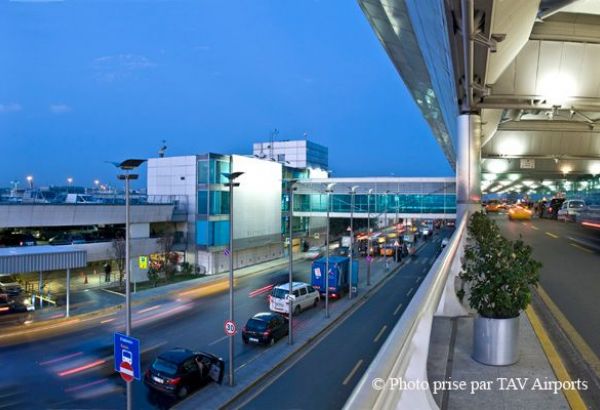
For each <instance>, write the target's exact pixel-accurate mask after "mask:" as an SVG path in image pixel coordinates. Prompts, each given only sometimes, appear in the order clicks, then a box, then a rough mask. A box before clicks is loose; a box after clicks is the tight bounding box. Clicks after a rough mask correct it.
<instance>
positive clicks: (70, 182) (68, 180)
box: [67, 177, 73, 194]
mask: <svg viewBox="0 0 600 410" xmlns="http://www.w3.org/2000/svg"><path fill="white" fill-rule="evenodd" d="M72 183H73V178H71V177H69V178H67V184H68V185H67V194H68V193H69V192H71V184H72Z"/></svg>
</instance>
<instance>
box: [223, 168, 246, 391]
mask: <svg viewBox="0 0 600 410" xmlns="http://www.w3.org/2000/svg"><path fill="white" fill-rule="evenodd" d="M231 168H232V167H231V163H230V169H231ZM242 174H243V172H232V173H230V174H228V173H223V176H224V177H225V178H227V180H228V181H229V182H227V183H226V184H225V186H227V187H229V320H230V321H231V322H232V323H233V187H236V186H240V184H239V182H235V180H236V179H237V178H238V177H239V176H240V175H242ZM234 341H235V340H234V338H233V336H229V385H230V386H233V384H234V376H233V371H234V366H233V342H234Z"/></svg>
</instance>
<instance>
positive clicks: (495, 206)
mask: <svg viewBox="0 0 600 410" xmlns="http://www.w3.org/2000/svg"><path fill="white" fill-rule="evenodd" d="M501 205H502V204H501V203H500V202H498V201H496V200H491V201H489V202H488V203H487V205H486V206H485V211H486V212H499V211H500V209H502V207H501Z"/></svg>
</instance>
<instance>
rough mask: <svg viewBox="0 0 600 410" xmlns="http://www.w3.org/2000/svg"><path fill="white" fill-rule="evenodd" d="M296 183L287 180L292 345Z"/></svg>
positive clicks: (289, 324) (290, 340)
mask: <svg viewBox="0 0 600 410" xmlns="http://www.w3.org/2000/svg"><path fill="white" fill-rule="evenodd" d="M296 182H298V180H297V179H290V180H288V189H289V191H288V192H289V198H290V200H289V203H288V205H289V207H290V209H289V229H290V245H289V246H290V247H289V252H288V253H289V255H288V257H289V262H288V263H289V288H288V315H289V316H288V319H289V321H288V326H289V329H288V344H290V345H291V344H293V343H294V335H293V333H292V332H293V325H292V321H293V315H294V305H293V300H292V298H291V295H292V294H293V293H292V283H293V282H294V278H293V267H294V256H293V254H292V250H293V248H294V246H293V243H294V242H293V240H292V239H293V221H292V219H293V217H294V191H295V190H296V187H295V185H296Z"/></svg>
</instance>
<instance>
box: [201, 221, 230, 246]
mask: <svg viewBox="0 0 600 410" xmlns="http://www.w3.org/2000/svg"><path fill="white" fill-rule="evenodd" d="M196 243H197V244H198V245H204V246H225V245H227V244H229V221H196Z"/></svg>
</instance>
